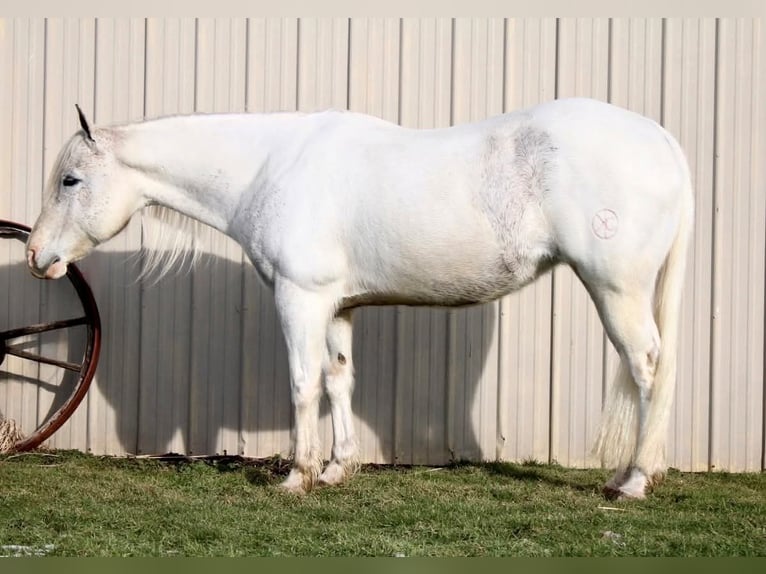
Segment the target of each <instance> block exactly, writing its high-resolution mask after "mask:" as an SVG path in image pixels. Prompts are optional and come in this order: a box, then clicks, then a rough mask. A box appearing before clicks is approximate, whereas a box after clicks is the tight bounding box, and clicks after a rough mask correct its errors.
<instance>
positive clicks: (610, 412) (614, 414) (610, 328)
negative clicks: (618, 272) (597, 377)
mask: <svg viewBox="0 0 766 574" xmlns="http://www.w3.org/2000/svg"><path fill="white" fill-rule="evenodd" d="M591 294H592V295H593V299H594V301H595V303H596V306H597V308H598V310H599V315H600V316H601V319H602V322H603V324H604V327H605V329H606V331H607V334H608V336H609V338H610V340H611V341H612V343H613V344H614V346H615V348H616V349H617V351H618V353H619V354H620V360H621V364H620V368H619V370H618V372H617V375H616V377H615V381H614V383H613V385H612V387H611V389H610V392H609V395H608V397H607V400H606V403H605V406H604V414H603V420H602V425H601V430H600V434H599V438H598V441H597V445H596V449H597V450H598V451H599V454H600V455H601V458H602V460H603V461H604V463H605V464H606V465H608V466H612V467H616V469H617V470H616V472H615V475H614V476H613V477H612V479H611V480H610V481H609V482H608V483H607V484H606V486H605V488H604V491H605V494H606V495H607V496H608V497H610V498H644V496H645V495H646V491H647V489H648V488H649V487H650V486H651V483H652V479H653V477H654V475H655V474H659V473H662V472H663V471H664V447H665V445H664V439H663V436H664V435H663V434H662V433H658V432H651V433H650V431H651V430H652V425H654V424H655V422H654V421H655V420H656V418H657V417H656V413H655V416H652V415H653V413H652V407H653V404H652V402H653V390H654V383H655V374H656V371H657V364H658V361H659V355H660V335H659V331H658V328H657V325H656V324H655V321H654V316H653V312H652V290H650V289H645V290H641V289H636V290H635V291H634V292H617V291H615V290H613V289H609V290H604V291H595V290H593V289H591ZM649 434H651V438H649Z"/></svg>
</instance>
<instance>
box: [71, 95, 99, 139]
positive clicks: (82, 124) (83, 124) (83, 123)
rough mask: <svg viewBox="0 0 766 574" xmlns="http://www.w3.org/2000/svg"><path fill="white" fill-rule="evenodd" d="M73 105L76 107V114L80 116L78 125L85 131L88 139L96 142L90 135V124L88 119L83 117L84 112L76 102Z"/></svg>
mask: <svg viewBox="0 0 766 574" xmlns="http://www.w3.org/2000/svg"><path fill="white" fill-rule="evenodd" d="M74 107H75V108H77V115H78V116H79V117H80V127H81V128H82V131H84V132H85V135H86V136H88V139H89V140H90V141H92V142H93V143H96V140H94V139H93V136H92V135H90V126H89V125H88V120H87V119H86V118H85V114H84V113H82V110H81V109H80V106H78V105H77V104H75V105H74Z"/></svg>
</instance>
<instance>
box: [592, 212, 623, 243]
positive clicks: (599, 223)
mask: <svg viewBox="0 0 766 574" xmlns="http://www.w3.org/2000/svg"><path fill="white" fill-rule="evenodd" d="M618 224H619V221H618V219H617V214H616V213H615V212H614V211H612V210H611V209H600V210H599V211H597V212H596V215H594V216H593V221H592V222H591V225H592V226H593V233H595V234H596V237H598V238H599V239H611V238H612V237H614V236H615V234H616V233H617V227H618Z"/></svg>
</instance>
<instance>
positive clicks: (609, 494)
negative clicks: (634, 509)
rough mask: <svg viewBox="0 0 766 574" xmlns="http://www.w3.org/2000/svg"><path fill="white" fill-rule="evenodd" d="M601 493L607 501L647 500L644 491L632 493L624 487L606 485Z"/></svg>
mask: <svg viewBox="0 0 766 574" xmlns="http://www.w3.org/2000/svg"><path fill="white" fill-rule="evenodd" d="M601 492H602V493H603V495H604V498H606V499H607V500H643V499H645V498H646V493H645V492H643V491H630V490H627V489H624V488H623V487H614V486H611V485H606V486H605V487H604V488H603V489H602V491H601Z"/></svg>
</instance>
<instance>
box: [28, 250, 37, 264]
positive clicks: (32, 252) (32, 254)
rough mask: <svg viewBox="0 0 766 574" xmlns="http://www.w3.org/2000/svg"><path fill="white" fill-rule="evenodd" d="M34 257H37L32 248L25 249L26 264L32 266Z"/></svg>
mask: <svg viewBox="0 0 766 574" xmlns="http://www.w3.org/2000/svg"><path fill="white" fill-rule="evenodd" d="M36 259H37V253H35V250H34V249H32V248H30V249H27V265H29V266H30V267H34V266H35V260H36Z"/></svg>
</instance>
